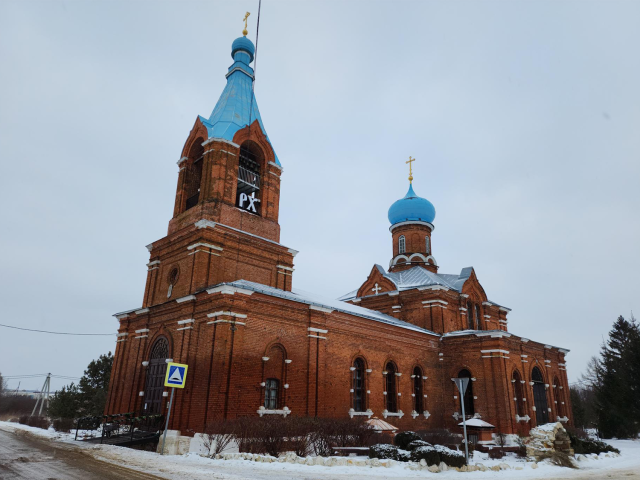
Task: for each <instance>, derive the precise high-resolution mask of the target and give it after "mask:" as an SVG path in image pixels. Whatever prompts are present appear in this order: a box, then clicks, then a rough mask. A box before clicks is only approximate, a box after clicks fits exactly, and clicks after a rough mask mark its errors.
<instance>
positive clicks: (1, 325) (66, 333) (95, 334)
mask: <svg viewBox="0 0 640 480" xmlns="http://www.w3.org/2000/svg"><path fill="white" fill-rule="evenodd" d="M0 327H5V328H13V329H16V330H24V331H26V332H38V333H50V334H52V335H82V336H87V335H90V336H101V337H102V336H107V335H108V336H110V337H111V336H113V335H115V333H70V332H50V331H48V330H35V329H33V328H21V327H14V326H13V325H3V324H2V323H0Z"/></svg>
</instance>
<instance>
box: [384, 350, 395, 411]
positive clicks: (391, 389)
mask: <svg viewBox="0 0 640 480" xmlns="http://www.w3.org/2000/svg"><path fill="white" fill-rule="evenodd" d="M385 370H386V372H387V374H386V375H385V377H386V378H385V390H386V392H387V394H386V395H385V397H386V398H385V406H386V408H387V411H388V412H397V411H398V395H397V393H396V391H397V389H396V366H395V365H394V364H393V363H392V362H388V363H387V366H386V367H385Z"/></svg>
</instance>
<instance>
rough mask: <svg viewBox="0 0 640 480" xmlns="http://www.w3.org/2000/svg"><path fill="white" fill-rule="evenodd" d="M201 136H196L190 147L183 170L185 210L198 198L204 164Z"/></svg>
mask: <svg viewBox="0 0 640 480" xmlns="http://www.w3.org/2000/svg"><path fill="white" fill-rule="evenodd" d="M202 142H203V140H202V138H198V139H197V140H196V141H195V142H194V143H193V146H192V147H191V151H190V152H189V160H188V162H187V167H186V168H187V169H186V172H185V197H186V203H185V210H189V209H190V208H192V207H195V206H196V205H197V204H198V202H199V201H200V200H201V198H200V186H201V183H202V165H203V164H204V147H203V146H202Z"/></svg>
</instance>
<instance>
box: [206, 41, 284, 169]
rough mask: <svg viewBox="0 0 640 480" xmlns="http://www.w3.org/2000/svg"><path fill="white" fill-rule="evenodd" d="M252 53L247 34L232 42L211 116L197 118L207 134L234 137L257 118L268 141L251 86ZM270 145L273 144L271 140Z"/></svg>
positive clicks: (278, 162)
mask: <svg viewBox="0 0 640 480" xmlns="http://www.w3.org/2000/svg"><path fill="white" fill-rule="evenodd" d="M254 54H255V47H254V46H253V43H252V42H251V40H249V39H248V38H247V37H240V38H237V39H236V40H235V41H234V42H233V44H232V46H231V57H232V58H233V60H234V62H233V64H232V65H231V66H230V67H229V72H228V73H227V85H226V86H225V87H224V90H223V91H222V94H221V95H220V98H219V99H218V103H216V106H215V107H214V109H213V112H211V116H210V117H209V118H208V119H207V118H204V117H202V116H201V117H200V121H202V123H203V124H204V126H205V127H206V128H207V131H208V134H209V138H211V137H215V138H224V139H225V140H229V141H233V136H234V135H235V134H236V132H237V131H238V130H240V129H242V128H244V127H246V126H247V125H250V124H252V123H253V122H254V121H256V120H258V123H259V124H260V128H261V129H262V133H264V135H265V136H266V137H267V140H268V141H269V143H270V144H271V140H269V136H268V135H267V131H266V130H265V128H264V124H263V123H262V118H260V111H259V110H258V103H257V102H256V97H255V95H254V94H253V90H252V86H253V81H254V75H253V69H252V68H251V67H250V66H249V64H250V63H251V62H252V61H253V56H254ZM252 101H253V104H252ZM249 117H251V118H249ZM271 148H273V144H272V145H271ZM274 155H275V151H274ZM275 158H276V164H277V165H280V161H279V160H278V156H277V155H275ZM280 166H281V165H280Z"/></svg>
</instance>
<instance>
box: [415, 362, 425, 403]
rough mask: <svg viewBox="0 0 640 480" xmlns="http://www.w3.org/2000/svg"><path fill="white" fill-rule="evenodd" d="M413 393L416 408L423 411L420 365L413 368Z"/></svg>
mask: <svg viewBox="0 0 640 480" xmlns="http://www.w3.org/2000/svg"><path fill="white" fill-rule="evenodd" d="M413 395H414V405H415V408H414V410H415V411H416V412H418V413H421V412H422V411H423V410H424V406H423V403H424V402H423V398H424V397H423V394H422V370H421V369H420V367H416V368H414V369H413Z"/></svg>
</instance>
